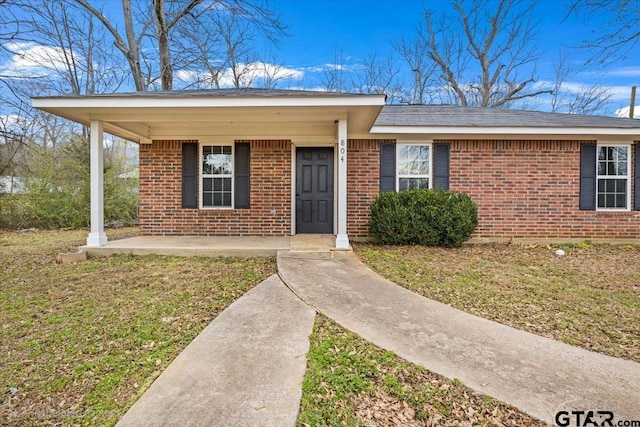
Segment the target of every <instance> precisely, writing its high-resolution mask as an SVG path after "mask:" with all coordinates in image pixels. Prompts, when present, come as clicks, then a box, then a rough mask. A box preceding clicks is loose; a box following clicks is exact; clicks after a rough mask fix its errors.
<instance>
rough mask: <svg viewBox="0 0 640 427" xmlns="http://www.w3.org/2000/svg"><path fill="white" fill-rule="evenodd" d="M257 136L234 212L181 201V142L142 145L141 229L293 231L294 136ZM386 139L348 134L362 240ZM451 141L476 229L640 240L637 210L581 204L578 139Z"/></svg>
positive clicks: (457, 183)
mask: <svg viewBox="0 0 640 427" xmlns="http://www.w3.org/2000/svg"><path fill="white" fill-rule="evenodd" d="M185 142H189V141H185ZM250 142H251V208H250V209H235V210H215V209H212V210H211V209H208V210H200V209H182V208H181V144H182V142H181V141H154V143H153V144H151V145H140V228H141V232H142V234H147V235H165V234H174V235H256V236H285V235H289V234H290V232H291V143H290V141H250ZM382 142H385V141H381V140H349V146H348V149H349V155H348V165H347V166H348V174H347V182H348V184H347V186H348V194H347V216H348V217H347V232H348V234H349V236H350V237H351V238H354V239H358V238H366V237H367V236H368V221H369V205H370V204H371V202H372V201H373V200H374V199H375V197H376V196H377V194H378V191H379V175H380V144H381V143H382ZM436 142H438V141H436ZM442 142H450V143H451V168H450V169H451V175H450V187H451V189H452V190H456V191H462V192H465V193H467V194H469V195H470V196H471V197H472V199H473V200H474V201H475V203H476V204H477V205H478V212H479V219H480V224H479V226H478V229H477V231H476V233H475V236H476V237H500V238H536V237H538V238H553V237H556V238H640V213H639V212H637V211H630V212H597V211H581V210H579V209H578V203H579V179H580V170H579V168H580V142H579V141H475V140H456V141H442ZM272 210H275V214H272V213H271V211H272Z"/></svg>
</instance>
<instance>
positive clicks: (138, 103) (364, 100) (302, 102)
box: [32, 95, 385, 108]
mask: <svg viewBox="0 0 640 427" xmlns="http://www.w3.org/2000/svg"><path fill="white" fill-rule="evenodd" d="M32 103H33V106H34V107H35V108H174V107H354V106H383V105H384V104H385V96H384V95H370V96H336V97H334V96H318V97H310V96H306V97H272V98H270V97H254V98H249V97H246V98H244V97H232V96H229V97H215V98H213V97H212V98H208V97H198V96H193V97H183V98H182V97H173V96H171V97H162V96H153V97H144V96H133V97H125V96H123V97H77V98H76V97H67V98H65V97H60V98H57V97H51V98H32Z"/></svg>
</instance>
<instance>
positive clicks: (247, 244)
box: [80, 234, 350, 257]
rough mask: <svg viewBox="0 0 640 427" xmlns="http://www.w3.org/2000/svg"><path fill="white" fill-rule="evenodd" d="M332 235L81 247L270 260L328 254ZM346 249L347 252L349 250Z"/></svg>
mask: <svg viewBox="0 0 640 427" xmlns="http://www.w3.org/2000/svg"><path fill="white" fill-rule="evenodd" d="M335 242H336V236H335V235H333V234H297V235H295V236H283V237H256V236H213V237H205V236H138V237H130V238H126V239H119V240H113V241H109V242H107V243H106V244H104V245H102V246H88V245H87V246H81V247H80V250H81V251H85V252H86V253H87V255H88V256H90V257H92V256H108V255H114V254H132V255H151V254H153V255H169V256H205V257H270V256H276V255H277V254H278V252H279V251H292V252H329V251H332V250H336V247H335V246H336V245H335ZM349 249H350V248H349Z"/></svg>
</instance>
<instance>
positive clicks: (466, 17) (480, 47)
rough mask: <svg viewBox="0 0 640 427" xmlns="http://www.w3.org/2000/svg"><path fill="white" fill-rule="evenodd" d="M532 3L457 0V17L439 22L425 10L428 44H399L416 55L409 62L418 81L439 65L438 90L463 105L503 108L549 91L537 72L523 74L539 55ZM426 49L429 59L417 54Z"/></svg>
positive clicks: (421, 37)
mask: <svg viewBox="0 0 640 427" xmlns="http://www.w3.org/2000/svg"><path fill="white" fill-rule="evenodd" d="M533 7H534V3H533V2H528V1H526V0H499V1H498V2H497V3H496V2H492V1H489V0H456V1H454V2H453V8H454V11H455V14H453V15H444V16H443V17H442V18H441V19H438V20H436V18H435V17H434V15H433V13H431V12H429V11H427V12H425V25H424V27H421V28H419V29H418V31H417V42H418V43H421V44H422V45H423V46H418V45H416V46H414V47H412V45H411V44H410V43H407V42H404V43H400V46H401V47H404V48H405V49H406V54H404V55H403V56H404V57H405V60H406V57H407V56H410V54H411V53H412V52H413V53H414V54H415V55H416V57H414V58H413V59H412V60H411V62H409V61H408V62H409V65H410V67H412V70H413V72H414V74H417V75H418V76H419V78H416V81H417V82H422V81H423V80H422V79H423V78H424V76H428V75H431V69H430V67H432V66H433V64H435V70H436V73H437V74H436V76H437V78H438V79H437V80H438V81H439V85H438V86H437V87H435V88H434V89H433V90H434V91H435V92H436V93H438V94H439V96H441V97H444V98H447V97H450V98H451V100H452V101H454V102H456V103H458V104H461V105H477V106H482V107H496V108H504V107H508V106H510V105H512V104H513V103H514V102H517V101H521V100H524V99H528V98H532V97H536V96H539V95H541V94H544V93H549V91H548V90H536V89H535V88H533V86H534V85H533V83H534V82H535V80H536V79H535V77H534V73H533V72H527V73H526V74H525V75H524V76H521V75H520V73H524V72H525V71H524V70H525V69H526V68H527V67H526V66H528V65H531V64H533V63H535V61H536V60H537V59H538V54H537V53H536V51H535V47H536V46H535V43H534V36H535V27H536V22H534V21H533V18H532V16H534V14H533V13H532V12H533ZM422 48H424V50H425V51H426V56H427V58H428V60H421V59H418V58H417V56H418V55H424V54H423V52H422V51H421V49H422ZM400 51H401V52H402V49H400ZM423 90H426V89H425V88H424V86H423V87H420V88H419V89H418V90H417V92H418V93H420V92H421V91H423Z"/></svg>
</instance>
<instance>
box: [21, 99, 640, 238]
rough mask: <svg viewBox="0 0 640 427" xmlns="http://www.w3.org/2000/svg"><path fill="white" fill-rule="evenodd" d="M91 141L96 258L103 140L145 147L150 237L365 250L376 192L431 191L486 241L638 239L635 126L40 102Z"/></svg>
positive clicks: (381, 107) (327, 105)
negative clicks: (462, 203)
mask: <svg viewBox="0 0 640 427" xmlns="http://www.w3.org/2000/svg"><path fill="white" fill-rule="evenodd" d="M33 105H34V107H36V108H39V109H41V110H44V111H47V112H50V113H52V114H55V115H58V116H61V117H64V118H67V119H70V120H73V121H75V122H77V123H82V124H84V125H87V126H90V127H91V144H90V145H91V231H90V233H89V237H88V239H87V245H88V246H100V245H104V244H105V243H106V241H107V239H106V236H105V234H104V219H103V172H102V170H103V160H102V150H103V132H105V131H106V132H108V133H111V134H113V135H116V136H119V137H122V138H125V139H128V140H131V141H135V142H137V143H139V144H140V208H139V221H140V232H141V234H143V235H205V236H216V235H235V236H249V235H250V236H287V235H294V234H301V233H327V234H335V235H336V247H338V248H342V247H348V245H349V239H366V238H367V237H368V220H369V205H370V203H371V202H372V201H373V200H374V198H375V197H376V195H377V194H379V192H380V191H399V190H403V189H407V188H417V187H425V188H432V187H440V188H448V189H451V190H455V191H460V192H465V193H467V194H469V195H470V196H471V198H472V199H473V200H474V201H475V203H476V204H477V206H478V211H479V226H478V228H477V231H476V233H475V236H476V237H479V238H562V239H566V238H583V239H613V238H615V239H639V238H640V212H639V210H640V149H638V147H639V146H638V141H640V121H638V120H633V119H622V118H613V117H594V116H579V115H567V114H553V113H541V112H530V111H515V110H494V109H483V108H470V107H460V106H450V105H393V106H388V105H385V96H384V95H360V94H341V93H324V92H310V91H288V90H270V89H223V90H214V91H175V92H151V93H134V94H110V95H95V96H64V97H40V98H34V99H33Z"/></svg>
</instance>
